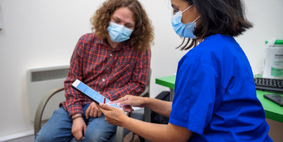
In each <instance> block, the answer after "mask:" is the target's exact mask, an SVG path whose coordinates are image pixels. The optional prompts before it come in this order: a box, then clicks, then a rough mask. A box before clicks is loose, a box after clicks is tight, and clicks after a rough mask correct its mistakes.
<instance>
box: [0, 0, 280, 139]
mask: <svg viewBox="0 0 283 142" xmlns="http://www.w3.org/2000/svg"><path fill="white" fill-rule="evenodd" d="M103 1H104V0H84V1H77V0H48V1H43V0H37V1H34V0H24V1H22V0H0V15H1V17H2V19H1V20H2V25H3V29H2V30H1V31H0V68H1V70H0V78H1V82H0V86H1V87H0V92H1V94H0V114H1V115H0V137H1V136H6V135H10V134H14V133H18V132H23V131H28V130H31V129H33V123H32V122H31V121H30V118H29V110H28V99H27V90H26V83H25V82H26V70H27V69H28V68H33V67H39V66H53V65H62V64H68V63H69V60H70V57H71V54H72V52H73V49H74V47H75V45H76V42H77V41H78V39H79V37H80V36H81V35H83V34H85V33H88V32H91V31H90V28H91V26H90V24H89V19H90V17H91V16H92V14H93V13H94V12H95V10H96V9H97V8H98V6H99V5H100V4H101V3H102V2H103ZM140 1H141V3H142V4H143V5H144V8H145V9H146V11H147V13H148V14H149V17H150V19H151V20H152V22H153V25H154V27H155V37H156V38H155V45H153V46H152V60H151V68H152V70H153V74H152V80H151V82H152V83H151V84H152V85H151V97H155V96H156V95H157V94H158V93H160V92H161V91H163V90H168V89H167V88H165V87H162V86H159V85H156V84H155V78H157V77H163V76H168V75H173V74H174V73H175V72H176V68H177V62H178V60H179V59H180V58H181V57H182V55H184V54H185V53H186V52H184V51H179V50H175V47H176V46H178V45H179V43H180V42H181V40H180V38H179V37H178V36H177V35H176V34H175V33H174V31H173V29H172V27H171V23H170V19H171V11H172V10H171V8H170V0H154V1H153V0H140ZM245 2H246V4H247V16H248V18H249V19H250V20H251V21H252V22H253V23H254V28H253V29H251V30H249V31H248V32H246V33H245V34H244V35H242V36H240V37H239V38H237V40H238V41H239V43H240V45H241V46H242V47H243V49H244V51H245V52H246V54H247V56H248V58H249V60H250V62H251V65H252V68H253V71H254V72H255V73H259V72H261V68H262V60H263V53H264V52H263V48H264V41H265V40H268V39H271V38H273V37H275V38H280V39H283V26H282V25H283V16H282V14H283V9H282V6H283V1H282V0H269V1H266V0H245Z"/></svg>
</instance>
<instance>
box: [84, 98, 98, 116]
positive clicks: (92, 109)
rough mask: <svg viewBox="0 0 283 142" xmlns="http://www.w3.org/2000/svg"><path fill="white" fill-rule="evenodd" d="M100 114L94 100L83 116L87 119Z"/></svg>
mask: <svg viewBox="0 0 283 142" xmlns="http://www.w3.org/2000/svg"><path fill="white" fill-rule="evenodd" d="M101 115H102V112H101V111H100V110H99V109H98V108H97V106H96V104H95V103H94V102H92V103H91V104H90V105H89V106H88V108H87V110H86V112H85V116H86V119H88V118H89V117H94V118H95V117H100V116H101Z"/></svg>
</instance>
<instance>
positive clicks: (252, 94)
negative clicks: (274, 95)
mask: <svg viewBox="0 0 283 142" xmlns="http://www.w3.org/2000/svg"><path fill="white" fill-rule="evenodd" d="M171 3H172V7H173V10H174V11H173V13H174V15H173V16H172V26H173V28H174V30H175V32H176V33H177V34H178V35H180V36H182V37H185V38H188V39H189V40H188V44H186V45H185V46H181V47H180V48H181V49H182V50H187V49H191V50H190V51H189V52H188V53H187V54H186V55H184V56H183V57H182V59H181V60H180V61H179V64H178V70H177V75H176V83H175V96H174V100H173V103H171V102H165V101H161V100H157V99H153V98H144V97H136V96H131V95H128V96H125V97H123V98H121V99H119V100H117V101H115V102H114V103H120V105H121V106H123V107H124V110H125V111H132V108H131V107H132V106H134V107H149V108H150V109H151V110H153V111H155V112H157V113H160V114H162V115H164V116H166V117H168V118H169V123H168V125H163V124H152V123H147V122H143V121H139V120H135V119H132V118H129V117H127V116H126V115H125V114H124V113H123V111H122V110H119V109H117V108H113V107H110V106H108V105H106V104H100V109H101V111H102V112H103V113H104V115H105V116H106V117H105V119H106V120H107V122H108V123H111V124H114V125H118V126H123V127H124V128H126V129H129V130H130V131H132V132H134V133H136V134H138V135H140V136H142V137H144V138H145V139H148V140H150V141H159V142H161V141H162V142H165V141H169V142H172V141H177V142H181V141H190V142H193V141H194V142H232V141H233V142H234V141H237V142H269V141H272V140H271V139H270V137H269V136H268V131H269V126H268V124H267V122H266V121H265V113H264V110H263V108H262V105H261V103H260V102H259V100H258V99H257V97H256V89H255V85H254V79H253V73H252V69H251V66H250V64H249V61H248V59H247V57H246V55H245V53H244V51H243V50H242V48H241V47H240V46H239V44H238V43H237V42H236V40H235V39H234V37H236V36H239V35H240V34H242V33H243V32H244V31H246V30H247V29H249V28H251V27H252V25H251V23H249V22H248V21H247V20H246V19H245V17H244V9H243V7H242V2H241V0H171ZM187 45H188V46H187Z"/></svg>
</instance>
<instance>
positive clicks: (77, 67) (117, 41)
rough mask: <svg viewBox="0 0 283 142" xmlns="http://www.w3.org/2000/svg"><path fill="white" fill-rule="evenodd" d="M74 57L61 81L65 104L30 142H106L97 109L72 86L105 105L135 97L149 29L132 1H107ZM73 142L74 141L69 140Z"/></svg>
mask: <svg viewBox="0 0 283 142" xmlns="http://www.w3.org/2000/svg"><path fill="white" fill-rule="evenodd" d="M90 21H91V24H92V25H93V27H92V31H93V33H89V34H85V35H83V36H82V37H81V38H80V39H79V41H78V43H77V45H76V48H75V50H74V52H73V55H72V58H71V62H70V69H69V73H68V76H67V79H66V80H65V82H64V86H65V96H66V101H64V102H62V103H61V104H60V106H61V107H60V108H59V109H58V110H56V111H54V114H53V115H52V117H51V118H50V119H49V120H48V122H47V123H46V124H45V125H44V126H43V127H42V129H41V130H40V131H39V132H38V133H37V134H36V136H35V142H43V141H45V142H57V141H58V142H59V141H60V142H61V141H64V142H65V141H66V142H67V141H70V140H72V141H76V140H79V141H95V142H97V141H108V140H109V139H110V137H111V136H112V135H113V134H114V133H115V131H116V126H115V125H112V124H108V123H107V122H106V121H105V118H104V117H105V116H104V115H103V114H102V112H101V111H100V110H99V109H98V108H97V106H96V104H95V103H94V102H92V101H91V100H90V99H88V98H87V97H85V96H83V95H82V94H81V93H79V92H78V91H76V90H74V89H73V88H72V87H71V84H72V83H73V82H74V81H75V80H76V79H79V80H81V81H82V82H84V83H85V84H87V85H88V86H90V87H91V88H93V89H94V90H96V91H97V92H99V93H100V94H102V95H103V96H104V97H106V98H108V99H109V100H111V101H113V100H117V99H119V98H121V97H123V96H125V95H127V94H132V95H139V94H140V93H142V92H143V91H144V89H145V87H146V83H147V78H148V73H149V69H150V57H151V52H150V47H149V45H150V43H152V42H153V27H152V25H151V22H150V20H149V19H148V16H147V14H146V12H145V10H144V9H143V8H142V5H141V4H140V3H139V2H138V1H137V0H107V1H106V2H104V3H103V5H102V6H101V7H100V8H99V9H98V10H97V11H96V13H95V14H94V16H93V17H92V18H91V19H90ZM74 138H75V139H74Z"/></svg>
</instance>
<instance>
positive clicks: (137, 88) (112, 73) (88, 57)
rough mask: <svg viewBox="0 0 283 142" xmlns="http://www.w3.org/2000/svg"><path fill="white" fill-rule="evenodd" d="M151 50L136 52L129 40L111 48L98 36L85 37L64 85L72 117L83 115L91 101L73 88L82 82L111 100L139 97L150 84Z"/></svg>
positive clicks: (89, 35) (77, 47)
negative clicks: (84, 109)
mask: <svg viewBox="0 0 283 142" xmlns="http://www.w3.org/2000/svg"><path fill="white" fill-rule="evenodd" d="M150 57H151V51H150V49H148V50H146V51H143V52H136V51H135V50H134V48H133V47H132V46H131V45H130V44H129V42H128V41H125V42H122V43H121V44H120V45H119V46H118V47H117V48H115V49H114V48H111V47H110V46H109V45H108V44H107V42H106V41H105V40H103V39H102V38H99V37H97V36H95V34H94V33H90V34H85V35H83V36H82V37H81V38H80V39H79V41H78V43H77V46H76V48H75V50H74V52H73V55H72V58H71V62H70V69H69V73H68V76H67V79H66V80H65V82H64V86H65V96H66V101H65V102H62V103H61V105H63V107H64V108H65V110H66V111H68V113H69V115H70V116H71V115H73V114H83V110H82V105H85V104H88V103H91V100H90V99H88V98H87V97H85V96H83V95H81V93H79V92H78V91H76V90H74V89H73V88H72V87H71V84H72V83H73V82H74V81H75V80H76V79H79V80H81V81H82V82H84V83H85V84H87V85H88V86H90V87H91V88H93V89H94V90H96V91H97V92H99V93H100V94H102V95H103V96H105V97H106V98H108V99H110V100H111V101H113V100H116V99H119V98H121V97H123V96H125V95H127V94H131V95H139V94H140V93H142V92H143V91H144V89H145V87H146V84H147V77H148V72H149V68H150Z"/></svg>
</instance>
